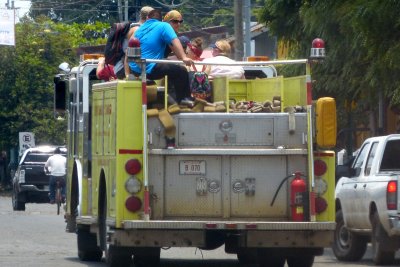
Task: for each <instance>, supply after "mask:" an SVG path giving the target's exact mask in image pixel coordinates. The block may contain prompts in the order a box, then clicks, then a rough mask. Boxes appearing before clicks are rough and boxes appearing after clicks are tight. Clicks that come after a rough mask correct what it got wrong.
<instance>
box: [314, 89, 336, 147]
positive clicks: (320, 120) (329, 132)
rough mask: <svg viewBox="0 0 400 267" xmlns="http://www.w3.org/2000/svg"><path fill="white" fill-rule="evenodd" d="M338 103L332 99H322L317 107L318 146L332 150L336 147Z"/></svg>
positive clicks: (318, 101)
mask: <svg viewBox="0 0 400 267" xmlns="http://www.w3.org/2000/svg"><path fill="white" fill-rule="evenodd" d="M336 132H337V129H336V102H335V99H333V98H331V97H322V98H320V99H318V100H317V105H316V134H317V145H318V146H319V147H321V148H326V149H330V148H333V147H335V146H336Z"/></svg>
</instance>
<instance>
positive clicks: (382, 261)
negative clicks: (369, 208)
mask: <svg viewBox="0 0 400 267" xmlns="http://www.w3.org/2000/svg"><path fill="white" fill-rule="evenodd" d="M388 238H389V237H388V235H387V234H386V232H385V229H383V227H382V224H381V222H380V221H379V215H378V213H377V212H375V213H374V215H373V217H372V236H371V243H372V260H373V262H374V263H375V264H376V265H389V264H393V262H394V258H395V250H384V249H383V248H382V244H384V243H389V242H385V241H388V240H387V239H388Z"/></svg>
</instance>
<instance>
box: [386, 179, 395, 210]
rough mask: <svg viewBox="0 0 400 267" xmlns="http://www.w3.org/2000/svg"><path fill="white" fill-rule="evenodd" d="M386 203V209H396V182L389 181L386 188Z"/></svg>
mask: <svg viewBox="0 0 400 267" xmlns="http://www.w3.org/2000/svg"><path fill="white" fill-rule="evenodd" d="M386 204H387V209H388V210H396V209H397V182H396V181H390V182H389V183H388V184H387V189H386Z"/></svg>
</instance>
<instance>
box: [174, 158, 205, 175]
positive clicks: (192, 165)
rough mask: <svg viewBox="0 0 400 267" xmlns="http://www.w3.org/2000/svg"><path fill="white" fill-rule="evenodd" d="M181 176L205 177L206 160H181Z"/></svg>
mask: <svg viewBox="0 0 400 267" xmlns="http://www.w3.org/2000/svg"><path fill="white" fill-rule="evenodd" d="M179 174H181V175H205V174H206V161H205V160H181V161H179Z"/></svg>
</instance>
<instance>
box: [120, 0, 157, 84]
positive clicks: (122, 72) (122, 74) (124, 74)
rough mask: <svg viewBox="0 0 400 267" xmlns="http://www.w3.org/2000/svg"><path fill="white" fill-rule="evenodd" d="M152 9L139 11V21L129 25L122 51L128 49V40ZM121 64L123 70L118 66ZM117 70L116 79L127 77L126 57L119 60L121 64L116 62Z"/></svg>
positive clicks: (149, 7)
mask: <svg viewBox="0 0 400 267" xmlns="http://www.w3.org/2000/svg"><path fill="white" fill-rule="evenodd" d="M153 9H154V8H152V7H151V6H144V7H142V8H141V9H140V13H139V21H138V22H135V23H132V24H131V25H130V27H131V28H130V29H129V31H128V33H127V34H126V38H125V39H124V42H123V44H122V49H124V51H125V50H126V49H127V47H128V41H129V39H130V38H131V37H132V36H133V35H134V34H135V32H136V30H137V29H139V27H140V25H142V24H143V23H145V22H146V20H147V16H148V15H149V13H150V11H152V10H153ZM120 63H121V64H123V65H121V66H123V68H120V65H119V64H120ZM115 66H116V68H117V69H118V70H117V76H118V79H124V78H126V77H128V76H129V72H130V70H129V65H128V59H127V57H126V56H124V57H123V58H122V59H121V62H118V63H117V64H115Z"/></svg>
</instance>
